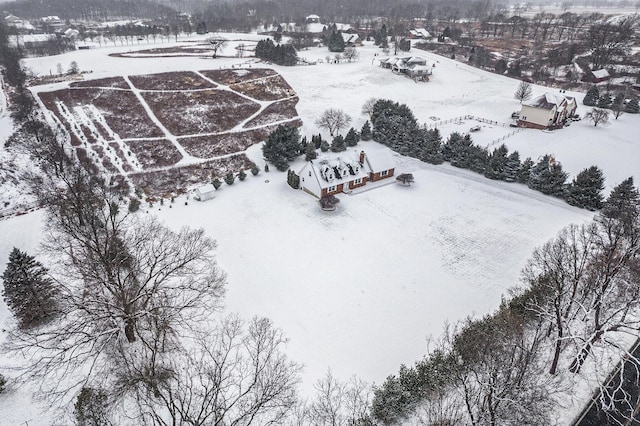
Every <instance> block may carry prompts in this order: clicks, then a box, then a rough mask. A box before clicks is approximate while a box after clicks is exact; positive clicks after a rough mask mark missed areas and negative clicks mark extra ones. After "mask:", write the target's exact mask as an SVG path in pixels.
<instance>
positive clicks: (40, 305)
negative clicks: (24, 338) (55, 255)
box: [2, 247, 58, 328]
mask: <svg viewBox="0 0 640 426" xmlns="http://www.w3.org/2000/svg"><path fill="white" fill-rule="evenodd" d="M47 273H48V271H47V269H46V268H45V267H44V266H42V264H41V263H40V262H38V261H37V260H35V258H34V257H33V256H29V255H28V254H27V253H25V252H23V251H20V250H18V249H17V248H15V247H14V248H13V250H12V251H11V253H10V254H9V263H7V269H6V270H5V271H4V273H3V274H2V280H3V281H4V288H3V292H2V294H3V296H4V301H5V303H6V304H7V306H8V307H9V309H10V310H11V312H12V313H13V315H14V316H15V317H16V319H17V320H18V325H19V327H20V328H31V327H37V326H39V325H42V324H45V323H47V322H48V321H50V320H51V319H52V318H53V317H54V316H55V314H56V311H57V300H56V298H57V295H58V291H57V289H56V288H55V286H54V283H53V281H52V280H51V279H50V278H49V277H48V276H47Z"/></svg>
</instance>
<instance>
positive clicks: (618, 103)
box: [611, 92, 624, 120]
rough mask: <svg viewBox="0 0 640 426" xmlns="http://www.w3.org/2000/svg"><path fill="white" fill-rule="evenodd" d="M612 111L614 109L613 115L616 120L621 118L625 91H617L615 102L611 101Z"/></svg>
mask: <svg viewBox="0 0 640 426" xmlns="http://www.w3.org/2000/svg"><path fill="white" fill-rule="evenodd" d="M611 111H613V116H614V117H615V118H616V120H617V119H618V118H620V116H621V115H622V113H623V112H624V93H622V92H618V93H616V96H615V97H614V98H613V102H612V103H611Z"/></svg>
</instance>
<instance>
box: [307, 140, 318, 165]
mask: <svg viewBox="0 0 640 426" xmlns="http://www.w3.org/2000/svg"><path fill="white" fill-rule="evenodd" d="M312 139H313V138H312ZM316 158H318V153H317V152H316V146H315V145H314V143H313V142H312V143H308V144H307V148H306V150H305V154H304V161H311V160H315V159H316Z"/></svg>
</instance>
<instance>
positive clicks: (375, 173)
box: [297, 151, 395, 198]
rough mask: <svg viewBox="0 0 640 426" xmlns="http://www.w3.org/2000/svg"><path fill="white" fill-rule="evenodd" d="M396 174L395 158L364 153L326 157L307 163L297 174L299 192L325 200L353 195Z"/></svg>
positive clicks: (346, 153) (378, 153) (381, 152)
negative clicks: (372, 183) (327, 197)
mask: <svg viewBox="0 0 640 426" xmlns="http://www.w3.org/2000/svg"><path fill="white" fill-rule="evenodd" d="M394 173H395V162H394V161H393V158H392V157H391V156H390V155H389V154H388V153H386V152H384V151H376V152H374V153H372V154H366V153H365V152H364V151H360V153H359V154H358V153H357V151H353V152H341V153H335V154H328V155H325V156H324V157H323V158H320V159H317V160H312V161H309V162H307V163H306V164H305V165H304V166H303V167H302V169H300V171H299V172H298V173H297V175H298V176H299V177H300V189H302V190H303V191H305V192H307V193H309V194H311V195H313V196H315V197H318V198H322V197H324V196H327V195H333V194H338V193H340V192H351V191H352V190H354V189H357V188H360V187H363V186H365V185H366V184H367V183H368V182H375V181H379V180H382V179H386V178H390V177H392V176H393V175H394Z"/></svg>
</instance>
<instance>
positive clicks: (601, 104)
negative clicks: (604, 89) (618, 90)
mask: <svg viewBox="0 0 640 426" xmlns="http://www.w3.org/2000/svg"><path fill="white" fill-rule="evenodd" d="M612 103H613V102H612V101H611V95H609V94H608V93H605V94H603V95H601V96H600V97H599V98H598V108H602V109H607V108H611V104H612Z"/></svg>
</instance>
